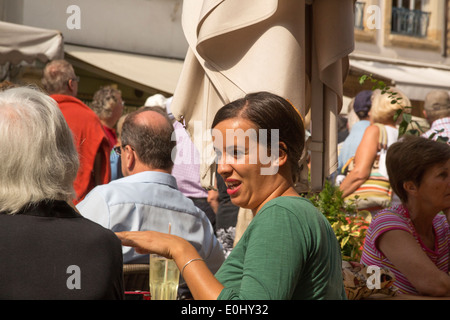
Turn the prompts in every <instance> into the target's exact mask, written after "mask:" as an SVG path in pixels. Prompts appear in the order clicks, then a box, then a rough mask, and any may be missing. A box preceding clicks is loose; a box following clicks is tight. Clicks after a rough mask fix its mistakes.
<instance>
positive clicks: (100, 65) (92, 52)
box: [64, 44, 183, 94]
mask: <svg viewBox="0 0 450 320" xmlns="http://www.w3.org/2000/svg"><path fill="white" fill-rule="evenodd" d="M64 51H65V53H66V56H65V58H66V59H67V60H68V61H70V63H72V64H73V65H74V66H76V67H79V68H82V69H86V70H88V71H91V72H95V73H97V74H99V75H101V76H105V77H108V78H110V79H113V80H116V81H120V82H122V83H125V84H127V85H130V86H132V87H134V88H136V89H141V90H144V91H148V90H149V89H151V90H155V89H156V90H158V91H162V92H166V93H169V94H173V93H174V91H175V88H176V85H177V82H178V78H179V77H180V73H181V69H182V67H183V61H181V60H176V59H169V58H161V57H152V56H146V55H139V54H132V53H124V52H117V51H110V50H104V49H95V48H90V47H82V46H76V45H70V44H65V45H64Z"/></svg>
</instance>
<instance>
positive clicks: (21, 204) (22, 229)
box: [0, 87, 123, 299]
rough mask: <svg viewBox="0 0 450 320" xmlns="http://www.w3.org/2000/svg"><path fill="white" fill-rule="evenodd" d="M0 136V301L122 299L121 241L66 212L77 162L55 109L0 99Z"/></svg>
mask: <svg viewBox="0 0 450 320" xmlns="http://www.w3.org/2000/svg"><path fill="white" fill-rule="evenodd" d="M0 137H1V139H0V150H1V152H0V163H1V164H2V169H1V170H0V243H2V244H3V245H2V246H0V256H1V257H2V258H1V259H0V274H1V275H2V276H1V277H0V288H1V290H0V299H122V298H123V279H122V277H123V275H122V266H123V264H122V249H121V245H120V241H119V240H118V239H117V237H116V236H115V235H114V234H113V233H112V232H111V231H109V230H107V229H104V228H102V227H100V226H99V225H97V224H94V223H93V222H91V221H89V220H87V219H85V218H83V217H82V216H81V215H80V214H79V213H78V212H76V211H75V210H74V209H73V207H72V206H71V205H69V203H71V202H72V200H71V199H72V198H73V195H74V189H73V181H74V179H75V177H76V174H77V170H78V167H79V160H78V154H77V151H76V148H75V145H74V142H73V137H72V133H71V131H70V129H69V127H68V125H67V123H66V121H65V119H64V116H63V115H62V113H61V111H60V110H59V108H58V106H57V104H56V102H55V101H54V100H53V99H52V98H50V97H49V96H47V95H45V94H44V93H42V92H40V91H38V90H36V89H32V88H26V87H18V88H12V89H8V90H5V91H3V92H0ZM99 271H100V272H99Z"/></svg>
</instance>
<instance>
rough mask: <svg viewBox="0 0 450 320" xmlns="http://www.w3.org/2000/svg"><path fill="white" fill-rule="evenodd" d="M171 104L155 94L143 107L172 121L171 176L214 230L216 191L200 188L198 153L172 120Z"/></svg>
mask: <svg viewBox="0 0 450 320" xmlns="http://www.w3.org/2000/svg"><path fill="white" fill-rule="evenodd" d="M171 102H172V97H169V98H166V97H164V96H163V95H162V94H155V95H153V96H150V97H148V98H147V100H146V101H145V107H150V108H152V107H160V108H162V109H163V110H164V111H166V113H167V114H168V116H169V118H170V119H171V120H172V123H173V127H174V130H175V131H174V133H175V139H176V154H175V159H174V165H173V168H172V175H173V176H174V177H175V179H176V180H177V186H178V190H180V191H181V192H182V193H183V194H184V195H185V196H186V197H188V198H189V199H191V200H192V201H193V202H194V204H195V205H196V206H197V207H198V208H199V209H200V210H202V211H203V212H204V213H205V214H206V216H207V217H208V219H209V221H210V222H211V224H212V226H213V228H214V229H215V226H216V211H217V206H218V200H217V198H218V195H217V191H216V190H205V188H203V187H202V185H201V182H200V153H199V151H198V149H197V147H196V146H195V144H194V143H193V141H192V139H191V137H190V136H189V133H188V132H187V130H186V129H185V128H184V126H183V125H182V124H181V122H179V121H176V120H175V119H174V117H173V114H172V113H171V111H170V104H171Z"/></svg>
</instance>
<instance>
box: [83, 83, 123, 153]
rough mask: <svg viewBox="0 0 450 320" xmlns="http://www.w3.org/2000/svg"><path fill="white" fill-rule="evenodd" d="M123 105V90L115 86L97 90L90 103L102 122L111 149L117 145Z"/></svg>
mask: <svg viewBox="0 0 450 320" xmlns="http://www.w3.org/2000/svg"><path fill="white" fill-rule="evenodd" d="M123 106H124V102H123V100H122V92H121V91H120V90H118V89H116V88H114V87H113V86H105V87H102V88H100V89H99V90H97V91H96V92H95V93H94V97H93V99H92V103H91V105H90V107H91V109H92V110H94V112H95V114H96V115H97V116H98V117H99V119H100V122H101V123H102V126H103V129H104V130H105V132H106V136H107V137H108V140H109V144H110V147H111V150H112V149H113V148H114V147H115V146H116V145H117V133H116V129H115V127H116V124H117V121H119V119H120V117H121V116H122V113H123Z"/></svg>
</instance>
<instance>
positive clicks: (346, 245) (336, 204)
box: [308, 180, 371, 261]
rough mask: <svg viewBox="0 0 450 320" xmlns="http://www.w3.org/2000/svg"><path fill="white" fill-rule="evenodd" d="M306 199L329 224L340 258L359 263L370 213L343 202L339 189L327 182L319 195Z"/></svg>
mask: <svg viewBox="0 0 450 320" xmlns="http://www.w3.org/2000/svg"><path fill="white" fill-rule="evenodd" d="M308 198H309V200H310V201H311V202H312V203H313V204H314V206H316V207H317V208H318V209H319V211H321V212H322V213H323V215H324V216H325V217H326V218H327V219H328V221H329V222H330V224H331V227H332V228H333V231H334V233H335V235H336V238H337V239H338V242H339V244H340V246H341V252H342V258H343V259H344V260H348V261H359V259H360V258H361V253H362V246H363V243H364V238H365V235H366V230H367V228H368V226H369V223H370V217H371V216H370V212H368V211H366V210H361V211H359V210H357V209H356V206H355V204H354V202H345V201H344V198H343V197H342V191H340V190H339V187H336V186H333V185H332V184H331V183H330V182H329V181H328V180H327V181H325V184H324V187H323V189H322V191H321V192H320V193H310V194H308ZM356 201H357V199H356Z"/></svg>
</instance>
